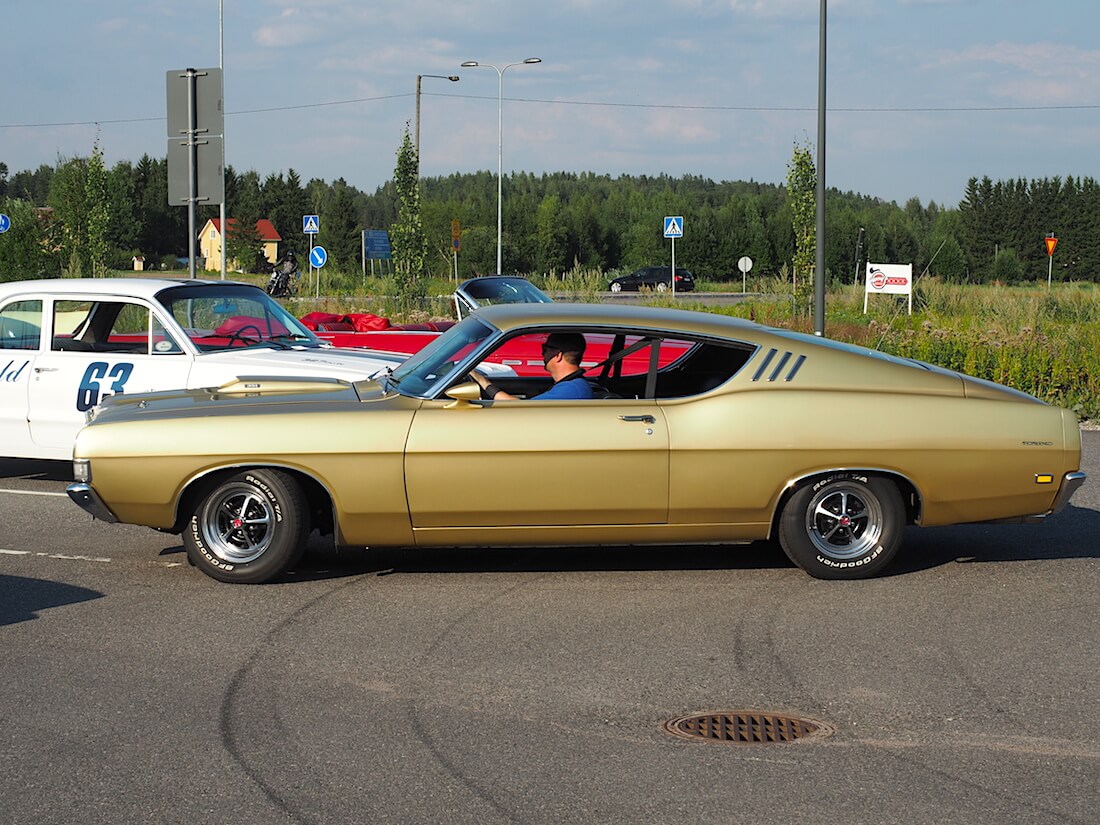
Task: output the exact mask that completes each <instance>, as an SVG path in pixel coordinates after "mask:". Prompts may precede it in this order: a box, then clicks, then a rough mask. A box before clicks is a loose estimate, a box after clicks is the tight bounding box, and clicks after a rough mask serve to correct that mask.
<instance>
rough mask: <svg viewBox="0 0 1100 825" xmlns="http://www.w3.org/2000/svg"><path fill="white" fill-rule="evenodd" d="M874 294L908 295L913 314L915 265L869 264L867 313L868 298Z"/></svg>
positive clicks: (864, 297)
mask: <svg viewBox="0 0 1100 825" xmlns="http://www.w3.org/2000/svg"><path fill="white" fill-rule="evenodd" d="M872 294H878V295H881V294H888V295H908V296H909V314H910V315H912V314H913V265H912V264H873V263H871V262H870V261H868V262H867V288H866V291H865V292H864V295H863V311H864V312H867V296H868V295H872Z"/></svg>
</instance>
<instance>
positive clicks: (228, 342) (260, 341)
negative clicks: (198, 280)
mask: <svg viewBox="0 0 1100 825" xmlns="http://www.w3.org/2000/svg"><path fill="white" fill-rule="evenodd" d="M157 297H158V299H159V300H160V302H161V303H162V304H164V306H165V308H166V309H167V310H168V312H169V313H171V315H172V317H173V318H175V319H176V321H177V322H178V323H179V325H180V326H181V327H183V331H184V332H185V333H187V337H188V338H190V339H191V341H192V343H193V344H194V345H195V347H196V348H197V349H198V350H199V351H200V352H216V351H219V350H227V349H240V348H242V347H281V348H285V347H291V346H294V347H320V346H322V345H323V344H322V342H321V340H320V339H319V338H317V336H315V335H314V334H313V333H312V332H310V331H309V330H308V329H306V328H305V327H304V326H302V324H301V323H300V322H299V321H298V319H297V318H295V317H294V316H293V315H291V314H290V313H289V312H287V311H286V310H285V309H283V307H282V305H280V304H279V303H278V302H277V301H275V300H273V299H272V298H271V297H270V296H269V295H268V294H267V293H266V292H264V291H263V290H262V289H258V288H257V287H252V286H247V285H243V284H226V285H225V286H224V287H209V286H203V287H191V286H180V287H176V288H174V289H169V290H165V291H164V292H161V293H160V294H159V295H158V296H157Z"/></svg>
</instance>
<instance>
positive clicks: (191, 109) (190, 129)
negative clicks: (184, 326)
mask: <svg viewBox="0 0 1100 825" xmlns="http://www.w3.org/2000/svg"><path fill="white" fill-rule="evenodd" d="M196 74H197V73H196V72H195V70H194V69H188V70H187V73H186V76H187V235H188V241H187V269H188V277H189V278H194V277H195V201H196V200H198V191H199V187H198V179H197V177H196V162H195V152H196V148H195V146H196V140H195V134H196V132H197V131H198V130H197V129H196V128H195V76H196Z"/></svg>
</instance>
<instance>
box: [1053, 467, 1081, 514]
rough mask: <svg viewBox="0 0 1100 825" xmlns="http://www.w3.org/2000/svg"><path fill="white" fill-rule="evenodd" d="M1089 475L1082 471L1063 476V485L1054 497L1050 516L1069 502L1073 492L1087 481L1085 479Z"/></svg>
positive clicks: (1058, 511)
mask: <svg viewBox="0 0 1100 825" xmlns="http://www.w3.org/2000/svg"><path fill="white" fill-rule="evenodd" d="M1086 478H1088V476H1087V475H1086V474H1085V473H1082V472H1076V473H1066V474H1065V477H1063V478H1062V486H1061V487H1060V488H1059V490H1058V495H1057V496H1055V497H1054V504H1053V505H1051V508H1050V512H1049V513H1047V515H1048V516H1053V515H1054V514H1055V513H1060V512H1061V511H1062V510H1063V509H1065V506H1066V505H1067V504H1069V500H1070V499H1071V498H1073V494H1074V493H1076V492H1077V488H1078V487H1080V486H1081V485H1082V484H1084V483H1085V479H1086Z"/></svg>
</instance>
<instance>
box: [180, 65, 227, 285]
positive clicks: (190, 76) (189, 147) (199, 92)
mask: <svg viewBox="0 0 1100 825" xmlns="http://www.w3.org/2000/svg"><path fill="white" fill-rule="evenodd" d="M166 79H167V85H166V91H167V95H166V96H167V100H168V203H169V205H171V206H183V205H186V206H187V234H188V240H187V250H188V254H187V258H188V261H189V268H190V272H191V277H192V278H194V277H195V207H196V204H197V203H198V202H199V201H203V202H205V203H224V202H225V173H224V170H223V163H224V158H225V152H224V150H223V148H222V137H223V135H224V134H225V126H224V123H225V120H224V114H223V112H222V88H223V86H222V70H221V69H182V70H180V69H177V70H173V71H169V72H168V73H167V75H166ZM222 230H223V232H224V230H225V227H222ZM224 258H225V249H224V238H223V249H222V259H223V260H224Z"/></svg>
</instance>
